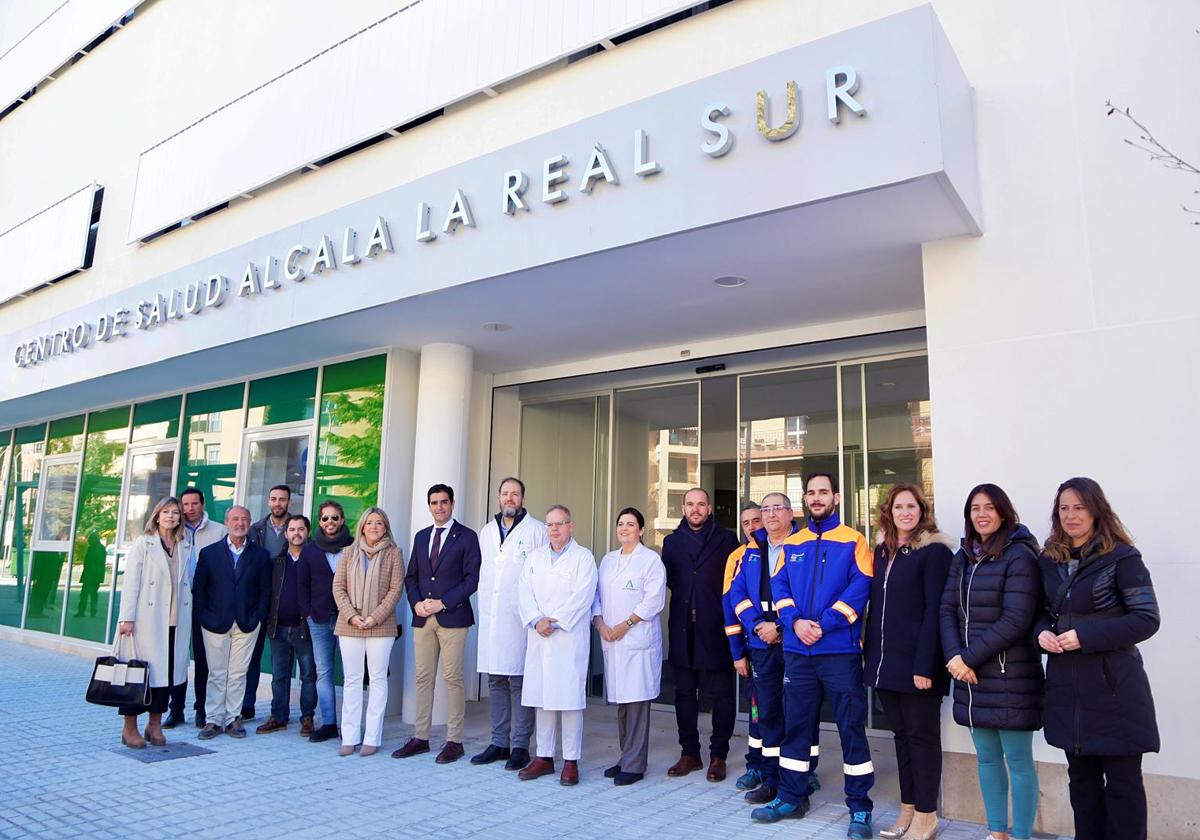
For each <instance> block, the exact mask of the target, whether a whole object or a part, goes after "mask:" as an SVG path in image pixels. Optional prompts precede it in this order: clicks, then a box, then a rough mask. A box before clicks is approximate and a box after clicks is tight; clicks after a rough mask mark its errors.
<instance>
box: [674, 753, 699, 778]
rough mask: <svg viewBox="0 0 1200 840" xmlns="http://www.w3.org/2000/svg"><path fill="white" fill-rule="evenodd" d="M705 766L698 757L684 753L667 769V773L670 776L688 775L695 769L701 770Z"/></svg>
mask: <svg viewBox="0 0 1200 840" xmlns="http://www.w3.org/2000/svg"><path fill="white" fill-rule="evenodd" d="M703 767H704V764H703V763H702V762H701V761H700V759H699V758H698V757H696V756H694V755H688V754H687V753H684V754H683V755H681V756H679V760H678V761H676V762H675V763H674V764H672V765H671V767H670V769H668V770H667V775H668V776H686V775H687V774H688V773H691V772H692V771H693V770H700V769H702V768H703Z"/></svg>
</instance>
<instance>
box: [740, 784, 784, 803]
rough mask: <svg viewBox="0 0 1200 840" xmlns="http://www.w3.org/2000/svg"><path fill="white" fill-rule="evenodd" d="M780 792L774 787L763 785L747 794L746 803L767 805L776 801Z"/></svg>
mask: <svg viewBox="0 0 1200 840" xmlns="http://www.w3.org/2000/svg"><path fill="white" fill-rule="evenodd" d="M777 795H778V791H777V790H776V789H775V786H774V785H767V784H762V785H759V786H758V787H756V788H755V789H754V790H752V791H749V792H747V793H746V797H745V798H746V801H747V802H749V803H750V804H751V805H766V804H767V803H768V802H772V801H774V800H775V798H776V796H777Z"/></svg>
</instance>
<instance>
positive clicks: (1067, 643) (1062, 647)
mask: <svg viewBox="0 0 1200 840" xmlns="http://www.w3.org/2000/svg"><path fill="white" fill-rule="evenodd" d="M1038 644H1039V645H1041V646H1042V650H1044V651H1046V652H1047V653H1066V652H1067V651H1070V650H1079V647H1080V645H1079V634H1078V633H1076V632H1075V631H1074V630H1068V631H1067V632H1065V633H1059V634H1058V635H1055V634H1054V633H1052V632H1051V631H1049V630H1043V631H1042V632H1041V633H1038Z"/></svg>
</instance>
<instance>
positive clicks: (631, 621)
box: [625, 618, 633, 627]
mask: <svg viewBox="0 0 1200 840" xmlns="http://www.w3.org/2000/svg"><path fill="white" fill-rule="evenodd" d="M625 625H626V626H627V627H632V626H633V619H632V618H627V619H625Z"/></svg>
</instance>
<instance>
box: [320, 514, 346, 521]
mask: <svg viewBox="0 0 1200 840" xmlns="http://www.w3.org/2000/svg"><path fill="white" fill-rule="evenodd" d="M321 521H322V522H341V521H342V517H340V516H338V515H337V514H336V513H335V514H333V515H332V516H322V517H321Z"/></svg>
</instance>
